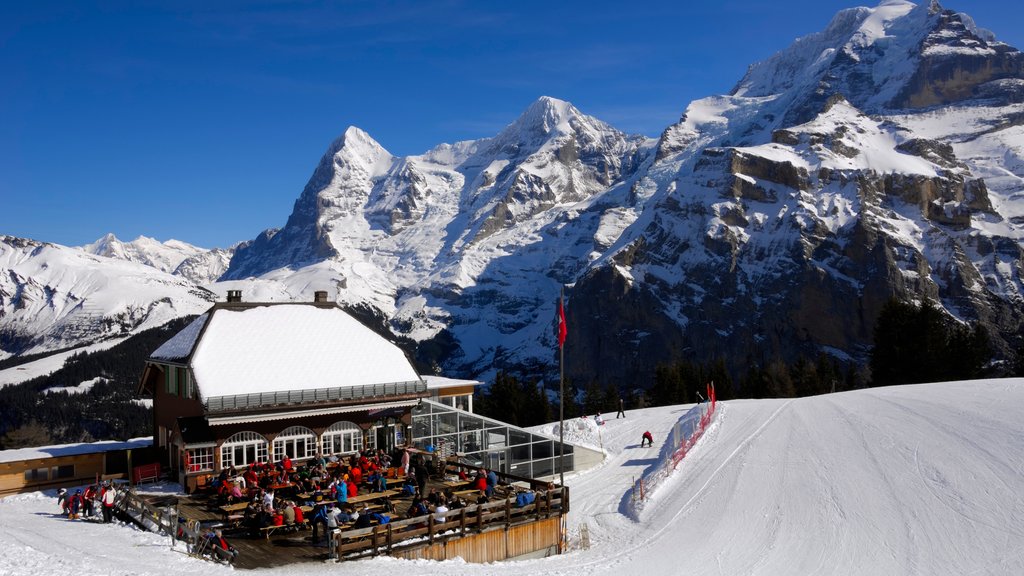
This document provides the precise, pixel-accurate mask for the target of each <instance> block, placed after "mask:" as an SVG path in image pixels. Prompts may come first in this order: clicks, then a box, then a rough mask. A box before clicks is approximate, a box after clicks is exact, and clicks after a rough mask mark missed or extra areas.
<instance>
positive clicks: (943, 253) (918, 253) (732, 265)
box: [214, 1, 1024, 384]
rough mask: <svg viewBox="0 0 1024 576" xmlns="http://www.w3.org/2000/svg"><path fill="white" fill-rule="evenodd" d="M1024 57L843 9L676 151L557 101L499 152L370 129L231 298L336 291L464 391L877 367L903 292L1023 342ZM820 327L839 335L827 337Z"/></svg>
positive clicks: (266, 246)
mask: <svg viewBox="0 0 1024 576" xmlns="http://www.w3.org/2000/svg"><path fill="white" fill-rule="evenodd" d="M1020 63H1021V56H1020V52H1018V51H1017V50H1016V49H1014V48H1012V47H1009V46H1007V45H1005V44H1002V43H999V42H997V41H996V40H995V39H994V37H992V35H991V34H990V33H988V32H986V31H984V30H982V29H980V28H978V27H977V26H976V25H975V24H974V22H973V21H972V20H971V19H970V18H969V17H967V16H965V15H962V14H957V13H954V12H950V11H946V10H943V9H942V8H941V7H939V6H938V5H937V4H935V3H932V4H931V5H928V6H915V5H913V4H911V3H908V2H900V1H887V2H883V3H882V4H881V5H879V6H878V7H876V8H855V9H851V10H844V11H842V12H840V13H839V14H838V15H837V16H836V18H835V19H834V20H833V22H832V23H831V24H830V25H829V26H828V27H827V28H826V30H825V31H823V32H821V33H818V34H812V35H810V36H808V37H805V38H802V39H800V40H797V41H796V42H795V43H794V44H793V45H792V46H791V47H790V48H788V49H786V50H783V51H782V52H780V53H779V54H777V55H775V56H773V57H771V58H769V59H768V60H766V61H765V62H762V63H759V64H755V65H753V66H752V67H751V68H750V70H748V72H747V74H746V75H745V77H744V78H743V79H741V81H740V82H739V83H738V84H737V87H736V89H734V90H733V92H732V93H731V94H729V95H725V96H716V97H710V98H706V99H703V100H699V101H696V102H694V103H692V104H691V105H690V106H689V107H688V108H687V110H686V113H685V115H684V116H683V118H682V119H681V120H680V122H678V123H677V124H675V125H673V126H670V127H668V128H667V129H666V130H665V131H664V132H663V133H662V135H661V137H660V138H659V139H658V140H656V141H655V140H650V139H646V138H644V137H640V136H629V135H626V134H623V133H621V132H619V131H617V130H615V129H614V128H612V127H610V126H608V125H607V124H604V123H602V122H600V121H599V120H596V119H594V118H591V117H588V116H585V115H583V114H582V113H580V112H579V111H578V110H576V109H575V108H574V107H572V106H571V105H570V104H568V103H565V102H561V101H558V100H555V99H552V98H541V99H540V100H538V101H537V102H536V103H534V104H533V105H531V106H530V107H529V109H527V110H526V111H525V112H524V113H523V115H522V116H521V117H520V118H519V119H517V120H516V122H514V123H512V124H511V125H509V127H507V128H506V129H505V130H503V131H502V132H501V133H500V134H499V135H497V136H495V137H494V138H488V139H482V140H477V141H470V142H460V143H456V144H450V145H449V144H445V145H441V146H438V147H437V148H435V149H433V150H431V151H429V152H427V153H425V154H423V155H419V156H410V157H406V158H398V157H394V156H393V155H391V154H390V153H388V152H387V150H386V149H385V148H384V147H383V146H381V145H380V144H379V143H377V142H375V141H374V140H373V139H372V138H371V137H370V136H369V135H367V134H366V133H365V132H362V131H361V130H359V129H358V128H354V127H353V128H350V129H348V130H347V131H346V132H345V134H344V135H343V136H342V137H340V138H339V139H338V140H336V141H335V142H334V143H333V144H332V145H331V146H330V148H329V149H328V151H327V153H326V154H325V155H324V156H323V158H322V159H321V162H320V164H319V165H318V167H317V169H316V170H315V171H314V174H313V176H312V177H311V178H310V180H309V182H308V183H307V185H306V187H305V189H304V190H303V192H302V194H301V195H300V197H299V198H298V199H297V200H296V202H295V206H294V209H293V212H292V214H291V216H290V217H289V219H288V221H287V223H286V224H285V226H284V227H283V228H281V229H275V230H268V231H266V232H264V233H263V234H261V235H260V236H259V237H257V238H256V239H254V240H252V241H250V242H247V243H243V244H242V245H240V246H239V247H238V249H237V251H236V253H235V256H234V257H233V258H232V261H231V264H230V267H229V268H228V270H227V272H226V273H225V275H224V276H223V277H222V282H221V283H220V284H219V285H217V286H214V289H216V290H217V291H221V290H220V288H223V287H226V286H230V287H232V288H241V289H243V291H245V292H246V297H247V298H254V299H267V298H266V295H267V294H271V295H280V296H281V297H292V298H294V297H296V296H297V295H300V294H305V293H307V292H311V291H312V290H315V289H324V288H327V289H331V288H333V289H334V290H335V291H336V292H337V297H338V299H339V300H340V301H342V302H344V303H347V304H354V305H360V304H363V305H370V306H372V307H373V308H375V309H377V310H379V311H380V312H381V313H382V314H383V315H385V316H387V317H388V318H390V319H391V325H392V328H393V329H394V330H395V331H396V332H398V333H401V334H403V335H407V336H411V337H413V338H415V339H417V340H420V341H425V340H429V339H431V338H433V337H435V336H437V335H439V334H441V333H442V331H446V332H447V333H448V334H450V335H451V336H452V338H453V341H454V342H455V344H456V345H457V349H456V350H454V352H453V353H452V354H451V355H449V356H447V357H445V358H444V359H443V361H442V366H441V367H443V368H444V369H446V371H447V372H449V373H452V374H460V375H480V374H486V373H487V372H488V371H491V370H494V369H497V368H513V369H516V368H518V369H522V368H524V367H526V369H532V370H535V371H540V372H543V371H544V369H545V367H547V368H551V367H553V366H554V360H555V356H554V350H555V346H554V340H553V335H552V332H551V319H553V317H554V310H555V302H556V300H557V296H558V290H559V284H562V283H565V284H570V285H572V284H574V286H573V287H572V289H570V290H569V293H568V297H569V312H570V314H569V323H570V331H569V342H568V343H567V348H566V350H567V355H566V356H567V358H566V359H567V370H568V371H569V374H570V375H576V376H578V377H583V378H586V379H589V378H593V377H597V378H599V379H602V380H610V381H616V382H621V383H628V384H643V383H644V375H645V374H648V373H649V372H650V371H651V370H652V369H653V367H654V366H656V365H657V363H659V362H665V361H671V360H675V359H679V358H694V359H701V360H706V359H711V358H716V357H727V358H728V359H729V361H730V362H731V363H732V367H733V368H735V369H737V370H739V369H742V368H743V366H745V365H746V364H748V363H751V362H761V361H765V360H770V359H772V358H783V359H788V360H791V359H793V358H795V357H797V356H798V355H815V354H817V353H819V352H826V353H828V354H830V355H833V356H836V357H839V358H842V359H846V360H849V361H850V362H851V363H859V362H863V361H864V360H865V359H866V354H867V347H868V346H869V345H870V340H871V329H872V326H873V323H874V320H875V318H876V317H877V312H878V310H879V309H880V307H881V305H882V303H884V302H885V301H886V300H887V299H889V298H890V297H894V296H895V297H899V298H901V299H904V300H917V301H919V300H921V299H924V298H928V299H930V300H933V301H935V302H937V303H938V304H940V305H941V306H942V307H943V309H945V310H946V311H947V312H948V313H949V315H950V317H951V318H955V319H959V320H963V321H980V322H982V323H983V324H984V325H985V326H986V327H988V328H989V329H990V333H991V334H992V335H993V336H994V340H995V343H996V345H997V347H998V348H999V350H1000V351H1001V352H1003V353H1005V352H1006V350H1007V348H1008V346H1009V343H1010V341H1011V340H1012V338H1014V335H1015V334H1019V332H1020V330H1021V309H1022V306H1021V303H1022V300H1021V295H1022V294H1024V290H1022V287H1021V267H1022V264H1021V263H1022V261H1024V259H1022V255H1021V248H1020V245H1021V237H1022V235H1024V234H1022V231H1021V227H1022V225H1024V193H1022V190H1024V180H1022V175H1024V161H1022V157H1024V156H1022V154H1024V150H1022V145H1021V143H1022V142H1024V135H1022V128H1021V124H1022V122H1021V121H1022V119H1024V107H1022V104H1021V102H1022V101H1024V98H1022V97H1021V94H1022V86H1024V73H1022V72H1021V67H1020ZM823 319H829V320H828V321H823Z"/></svg>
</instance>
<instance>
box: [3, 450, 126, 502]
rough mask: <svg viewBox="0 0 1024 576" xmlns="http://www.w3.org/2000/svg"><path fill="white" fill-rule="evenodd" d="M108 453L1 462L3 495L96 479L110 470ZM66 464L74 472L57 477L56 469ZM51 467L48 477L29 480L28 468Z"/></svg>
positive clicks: (73, 484) (86, 482)
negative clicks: (107, 460) (107, 464)
mask: <svg viewBox="0 0 1024 576" xmlns="http://www.w3.org/2000/svg"><path fill="white" fill-rule="evenodd" d="M105 459H106V454H105V453H103V452H100V453H96V454H78V455H75V456H59V457H53V458H39V459H33V460H22V461H19V462H3V463H0V495H7V494H15V493H18V492H31V491H34V490H42V489H45V488H56V487H60V486H65V487H68V486H76V485H81V484H88V483H91V482H94V481H95V480H96V477H97V476H99V475H102V474H105V473H106V470H105ZM64 466H73V467H74V472H73V473H72V474H71V475H70V476H65V477H58V478H56V479H54V472H55V471H56V470H59V469H60V468H61V467H64ZM44 468H45V469H47V471H48V473H47V479H46V480H28V479H26V477H25V471H27V470H36V469H44Z"/></svg>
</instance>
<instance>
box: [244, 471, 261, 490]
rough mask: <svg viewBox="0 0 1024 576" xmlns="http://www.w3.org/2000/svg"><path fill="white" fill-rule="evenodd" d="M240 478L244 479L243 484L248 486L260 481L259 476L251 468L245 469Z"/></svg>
mask: <svg viewBox="0 0 1024 576" xmlns="http://www.w3.org/2000/svg"><path fill="white" fill-rule="evenodd" d="M242 478H243V479H244V480H245V484H246V486H247V487H249V488H252V487H254V486H256V485H258V484H259V483H260V477H259V476H258V475H257V474H256V471H255V470H253V469H252V468H249V469H248V470H246V471H245V474H242Z"/></svg>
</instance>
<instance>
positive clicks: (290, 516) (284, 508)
mask: <svg viewBox="0 0 1024 576" xmlns="http://www.w3.org/2000/svg"><path fill="white" fill-rule="evenodd" d="M278 511H279V512H280V513H281V515H282V516H284V524H285V526H294V525H295V503H294V502H285V503H283V504H282V505H281V508H279V509H278Z"/></svg>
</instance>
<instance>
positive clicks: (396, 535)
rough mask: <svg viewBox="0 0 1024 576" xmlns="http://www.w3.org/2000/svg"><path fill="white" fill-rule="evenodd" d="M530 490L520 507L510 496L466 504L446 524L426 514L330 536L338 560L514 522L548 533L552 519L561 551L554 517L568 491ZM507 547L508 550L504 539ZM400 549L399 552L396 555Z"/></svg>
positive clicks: (557, 516) (429, 543) (392, 552)
mask: <svg viewBox="0 0 1024 576" xmlns="http://www.w3.org/2000/svg"><path fill="white" fill-rule="evenodd" d="M534 494H535V497H534V501H533V502H532V503H531V504H527V505H525V506H521V507H519V506H516V505H515V504H516V498H515V495H514V494H513V495H510V496H509V497H507V498H504V499H501V500H496V501H492V502H487V503H485V504H471V505H469V506H466V507H465V508H459V509H458V510H452V511H450V512H448V513H447V515H446V517H445V521H444V522H438V521H437V519H436V518H435V515H434V514H429V515H426V516H417V517H415V518H406V519H402V520H394V521H391V522H389V523H387V524H382V525H378V526H372V527H369V528H360V529H356V530H342V531H336V532H335V533H334V535H333V538H334V547H335V550H336V552H337V556H338V558H339V559H342V560H347V559H351V558H361V557H364V556H376V555H379V554H387V555H408V554H409V550H407V548H408V549H411V548H418V547H428V546H432V545H434V544H435V543H438V542H446V541H449V540H454V539H461V538H466V537H468V536H471V535H474V534H483V533H485V532H488V531H491V530H498V529H503V530H506V531H507V530H509V529H510V528H512V527H513V526H517V527H518V526H522V527H525V528H526V529H525V530H520V532H524V533H529V532H530V531H531V530H533V531H540V532H545V533H546V532H548V531H551V529H550V528H549V526H550V525H551V524H552V523H551V522H547V521H548V520H551V519H555V520H556V522H555V523H554V525H555V528H554V530H553V532H554V534H555V535H556V536H555V537H554V540H555V542H554V543H553V544H554V545H555V546H556V548H557V551H558V552H561V544H560V538H558V537H557V534H558V533H559V529H558V526H559V522H558V521H560V519H561V517H562V515H563V514H565V513H566V512H567V511H568V503H569V499H568V489H566V488H554V489H547V490H542V491H537V492H535V493H534ZM531 525H533V527H532V528H530V526H531ZM516 540H517V541H519V542H529V541H531V539H530V538H528V537H525V536H524V537H519V538H516ZM550 540H551V538H543V539H541V541H540V542H539V543H538V545H540V546H545V547H547V546H551V545H552V542H550ZM527 547H529V546H527ZM513 548H515V546H513ZM505 549H506V550H507V549H508V544H507V543H506V545H505ZM399 551H400V554H396V552H399ZM532 551H533V549H531V550H524V551H523V552H522V553H527V552H532ZM514 555H515V556H518V555H520V554H514ZM412 557H416V556H415V555H414V556H412ZM501 559H503V558H493V557H491V558H487V559H485V560H480V561H483V562H489V561H493V560H501Z"/></svg>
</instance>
